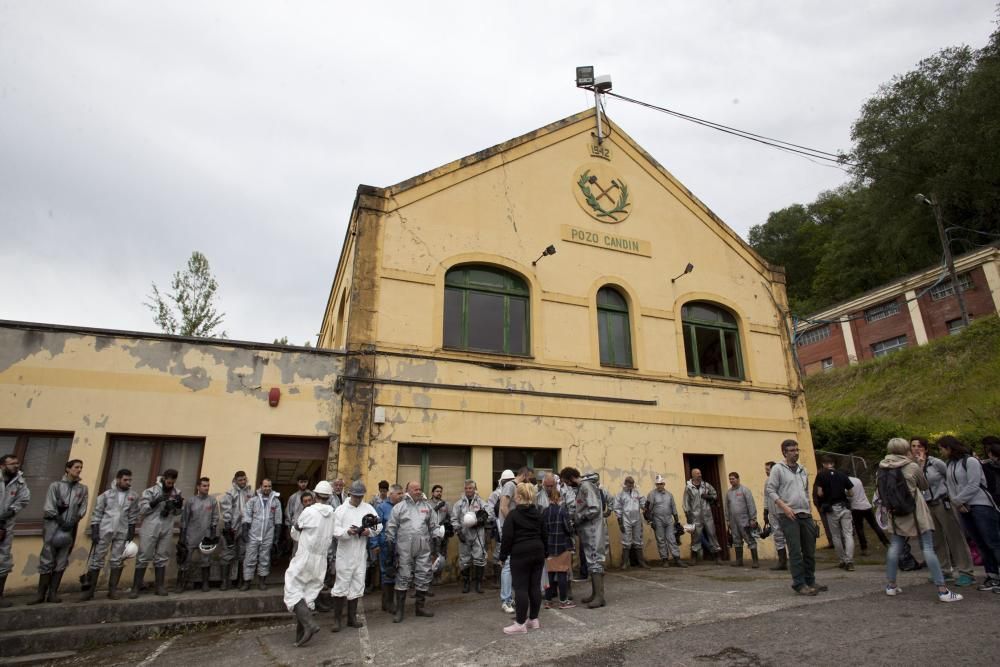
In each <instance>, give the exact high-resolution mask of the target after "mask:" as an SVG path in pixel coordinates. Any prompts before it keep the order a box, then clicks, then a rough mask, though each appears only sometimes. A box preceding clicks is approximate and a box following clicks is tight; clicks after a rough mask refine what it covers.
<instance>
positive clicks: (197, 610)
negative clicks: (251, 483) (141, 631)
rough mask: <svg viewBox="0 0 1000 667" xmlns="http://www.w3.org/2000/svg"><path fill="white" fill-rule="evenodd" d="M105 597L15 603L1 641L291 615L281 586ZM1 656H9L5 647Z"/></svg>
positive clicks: (5, 612)
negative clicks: (98, 628) (133, 625)
mask: <svg viewBox="0 0 1000 667" xmlns="http://www.w3.org/2000/svg"><path fill="white" fill-rule="evenodd" d="M105 594H106V591H99V592H98V595H97V596H95V598H94V599H93V600H91V601H89V602H77V600H78V599H79V597H80V594H79V593H62V594H61V597H62V600H63V601H62V602H61V603H59V604H51V603H48V602H46V603H42V604H38V605H27V604H26V602H27V600H28V599H30V598H23V599H22V600H19V599H14V600H12V601H13V602H15V604H14V606H12V607H8V608H6V609H0V637H3V636H5V635H8V634H10V633H16V632H19V631H24V630H36V629H40V628H59V629H62V630H67V629H71V630H72V631H74V632H75V631H76V630H75V629H76V628H77V627H78V626H89V625H97V624H101V623H124V622H140V621H156V620H169V619H184V618H189V617H204V616H220V617H226V616H234V615H235V616H245V615H255V614H277V613H282V614H287V613H288V612H287V610H286V609H285V604H284V602H283V600H282V591H281V589H280V588H278V587H277V586H273V587H271V589H270V590H267V591H257V590H253V591H247V592H240V591H234V590H228V591H219V590H212V591H210V592H208V593H202V592H200V591H197V592H195V591H189V592H186V593H181V594H176V595H175V594H171V595H168V596H167V597H157V596H155V595H153V594H151V593H150V594H143V595H141V596H139V598H138V599H135V600H129V599H128V595H127V594H126V595H124V596H123V597H122V599H121V600H108V599H107V598H106V597H103V596H104V595H105ZM0 643H2V640H0ZM0 655H5V654H4V653H2V647H0Z"/></svg>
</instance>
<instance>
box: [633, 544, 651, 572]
mask: <svg viewBox="0 0 1000 667" xmlns="http://www.w3.org/2000/svg"><path fill="white" fill-rule="evenodd" d="M634 548H635V559H636V560H637V561H639V567H641V568H642V569H644V570H648V569H649V564H648V563H646V556H644V555H643V553H642V547H634Z"/></svg>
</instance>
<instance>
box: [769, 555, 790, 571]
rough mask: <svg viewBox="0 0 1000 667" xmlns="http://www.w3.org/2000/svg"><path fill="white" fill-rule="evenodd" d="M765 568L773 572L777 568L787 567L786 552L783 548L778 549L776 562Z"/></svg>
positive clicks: (784, 568)
mask: <svg viewBox="0 0 1000 667" xmlns="http://www.w3.org/2000/svg"><path fill="white" fill-rule="evenodd" d="M767 569H769V570H773V571H775V572H777V571H778V570H787V569H788V552H787V551H785V550H784V549H781V550H779V551H778V562H777V563H776V564H775V565H774V566H773V567H769V568H767Z"/></svg>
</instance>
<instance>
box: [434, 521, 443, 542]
mask: <svg viewBox="0 0 1000 667" xmlns="http://www.w3.org/2000/svg"><path fill="white" fill-rule="evenodd" d="M431 536H432V537H436V538H438V539H439V540H440V539H441V538H442V537H444V524H443V523H442V524H439V525H438V527H437V528H435V529H434V530H433V531H432V532H431Z"/></svg>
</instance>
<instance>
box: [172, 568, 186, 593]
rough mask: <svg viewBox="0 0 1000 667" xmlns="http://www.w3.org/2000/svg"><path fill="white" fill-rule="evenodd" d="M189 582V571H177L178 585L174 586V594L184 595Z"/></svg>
mask: <svg viewBox="0 0 1000 667" xmlns="http://www.w3.org/2000/svg"><path fill="white" fill-rule="evenodd" d="M187 580H188V571H187V570H178V571H177V585H176V586H174V593H177V594H180V593H183V592H184V590H185V589H186V588H187Z"/></svg>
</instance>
